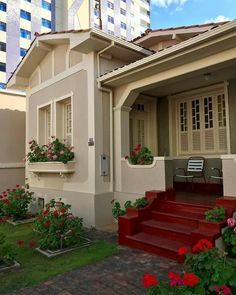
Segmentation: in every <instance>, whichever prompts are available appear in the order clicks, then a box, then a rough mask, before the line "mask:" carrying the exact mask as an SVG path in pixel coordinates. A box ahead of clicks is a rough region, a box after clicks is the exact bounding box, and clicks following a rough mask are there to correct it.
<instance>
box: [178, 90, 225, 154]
mask: <svg viewBox="0 0 236 295" xmlns="http://www.w3.org/2000/svg"><path fill="white" fill-rule="evenodd" d="M176 106H177V110H176V114H177V138H178V154H179V155H190V154H213V153H225V152H227V136H226V121H227V120H226V105H225V95H224V93H223V91H222V92H220V93H213V94H208V95H199V96H198V95H197V96H195V97H192V98H184V99H179V100H177V103H176Z"/></svg>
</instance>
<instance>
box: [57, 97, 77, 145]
mask: <svg viewBox="0 0 236 295" xmlns="http://www.w3.org/2000/svg"><path fill="white" fill-rule="evenodd" d="M72 109H73V108H72V99H71V97H68V98H63V99H58V100H56V137H58V138H59V139H61V140H66V143H67V144H68V145H72V132H73V128H72V112H73V110H72Z"/></svg>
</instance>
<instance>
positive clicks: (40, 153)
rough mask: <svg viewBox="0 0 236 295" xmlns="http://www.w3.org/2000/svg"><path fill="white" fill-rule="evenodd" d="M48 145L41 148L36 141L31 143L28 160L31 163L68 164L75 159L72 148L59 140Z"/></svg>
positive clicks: (54, 140)
mask: <svg viewBox="0 0 236 295" xmlns="http://www.w3.org/2000/svg"><path fill="white" fill-rule="evenodd" d="M54 138H55V137H54V136H52V139H53V141H52V142H50V143H49V144H48V145H42V146H39V145H38V144H37V142H36V141H35V140H31V141H30V142H29V145H30V147H29V148H30V152H29V153H28V154H27V155H26V160H28V161H29V162H30V163H34V162H53V161H54V162H55V161H59V162H62V163H64V164H66V163H67V162H68V161H71V160H73V159H74V152H73V151H72V150H73V147H72V146H67V145H66V144H65V143H62V142H60V140H59V139H58V138H56V139H54Z"/></svg>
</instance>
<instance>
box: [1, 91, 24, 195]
mask: <svg viewBox="0 0 236 295" xmlns="http://www.w3.org/2000/svg"><path fill="white" fill-rule="evenodd" d="M25 106H26V98H25V94H24V93H22V92H19V91H18V92H17V91H10V90H0V126H1V133H0V142H1V148H0V192H3V191H4V190H6V189H7V188H14V187H15V185H16V184H24V183H25V163H24V162H23V158H24V155H25Z"/></svg>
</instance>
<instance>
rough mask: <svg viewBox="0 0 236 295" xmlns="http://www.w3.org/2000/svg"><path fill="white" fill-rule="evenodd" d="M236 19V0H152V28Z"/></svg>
mask: <svg viewBox="0 0 236 295" xmlns="http://www.w3.org/2000/svg"><path fill="white" fill-rule="evenodd" d="M233 19H236V0H151V29H160V28H170V27H178V26H186V25H193V24H204V23H209V22H220V21H225V20H233Z"/></svg>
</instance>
